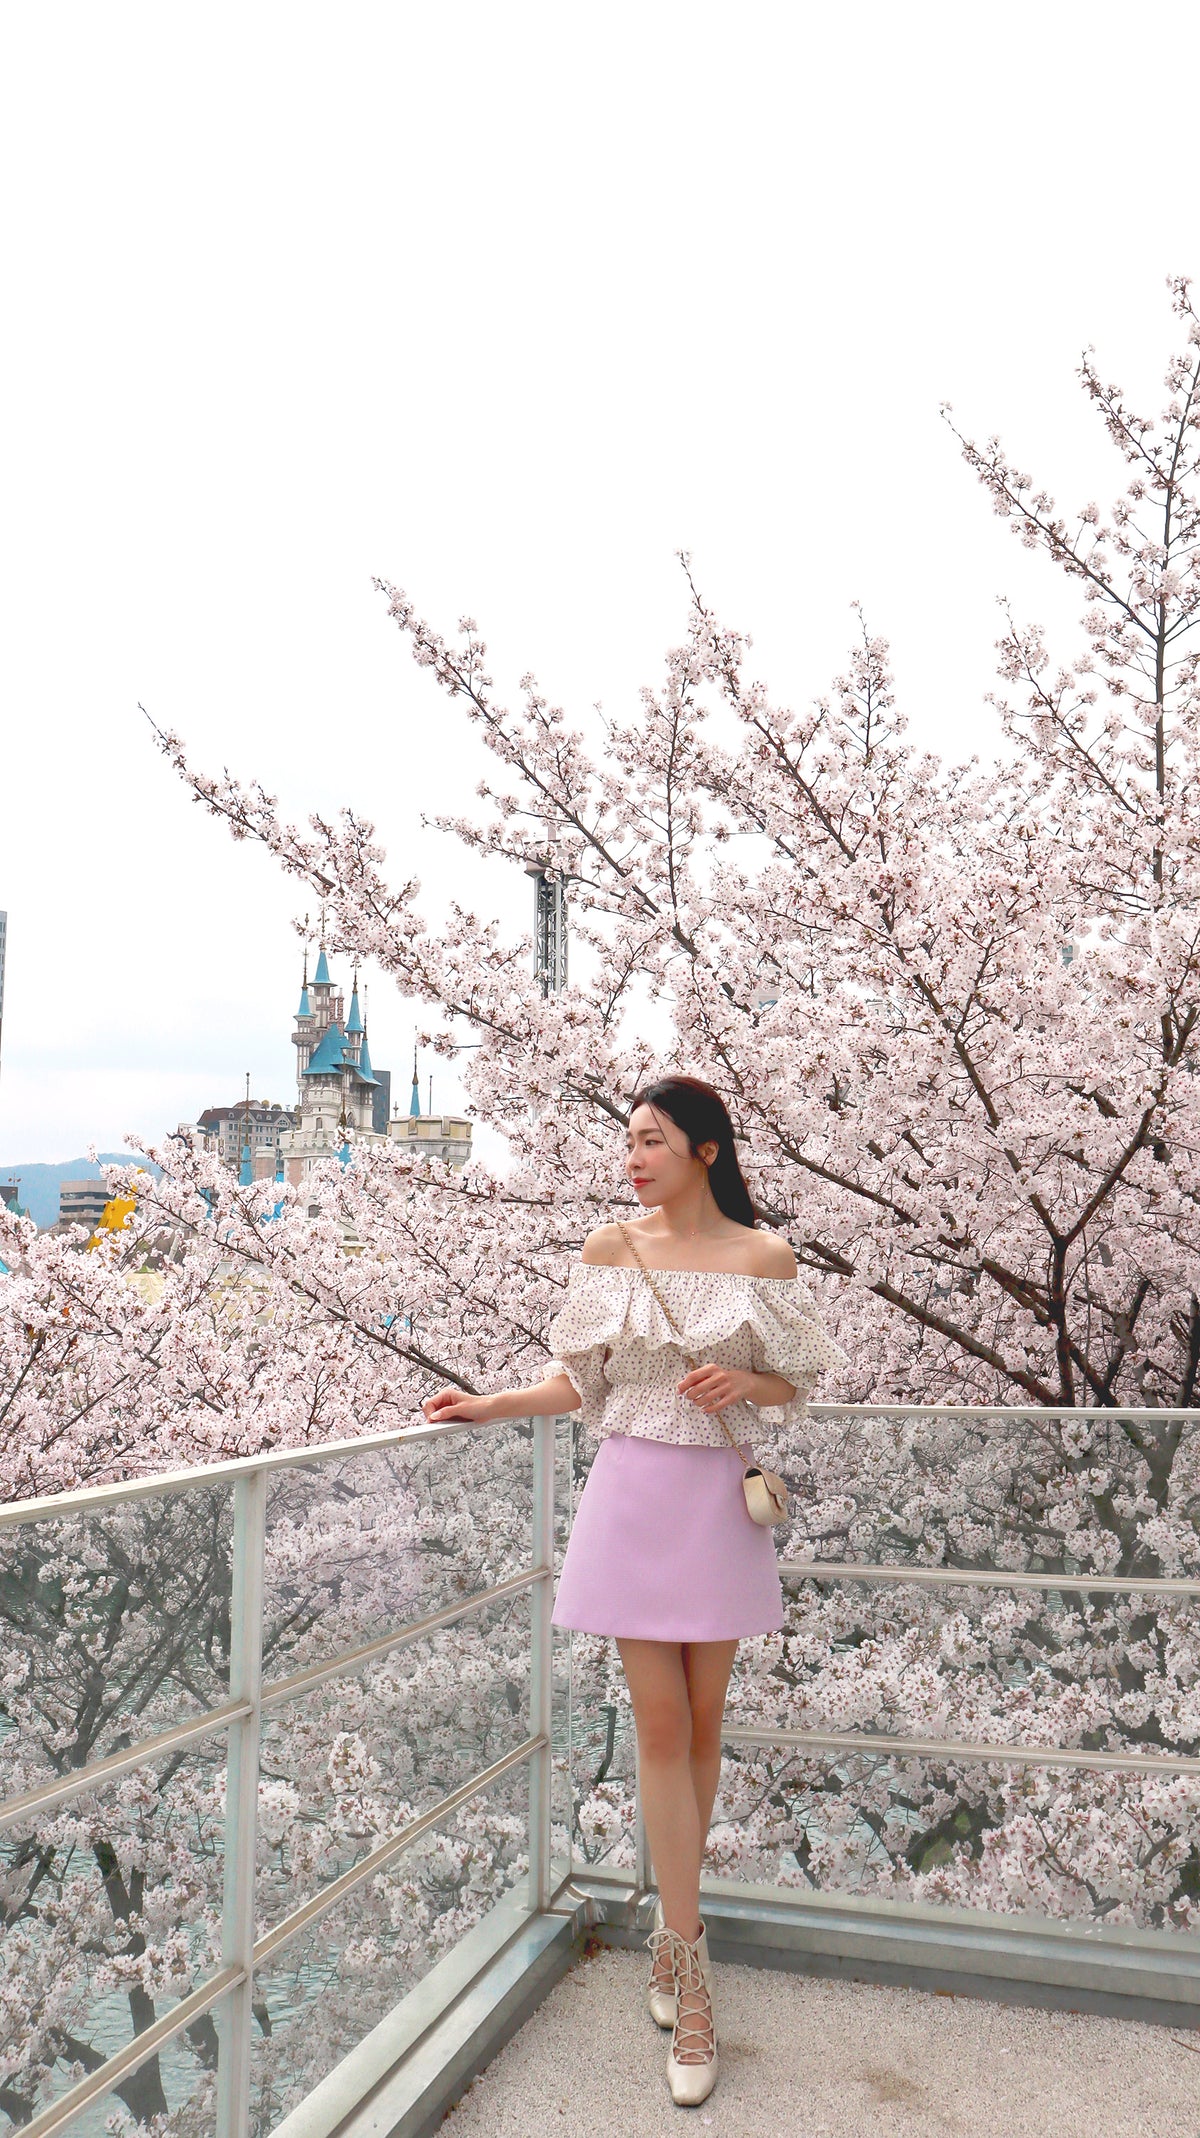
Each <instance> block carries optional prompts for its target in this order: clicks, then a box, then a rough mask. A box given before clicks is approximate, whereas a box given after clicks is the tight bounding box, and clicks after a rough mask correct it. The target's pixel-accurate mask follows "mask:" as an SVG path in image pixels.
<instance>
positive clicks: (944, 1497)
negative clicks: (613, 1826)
mask: <svg viewBox="0 0 1200 2138" xmlns="http://www.w3.org/2000/svg"><path fill="white" fill-rule="evenodd" d="M803 1439H804V1446H803V1450H802V1454H801V1458H800V1460H799V1461H798V1462H796V1463H794V1464H793V1470H794V1472H795V1474H796V1477H797V1482H798V1483H800V1484H801V1485H802V1492H801V1514H800V1518H799V1519H798V1521H797V1522H796V1523H795V1524H794V1526H793V1528H792V1531H791V1533H790V1535H789V1537H788V1540H787V1551H788V1555H789V1556H790V1557H795V1558H802V1557H805V1556H810V1555H815V1556H818V1557H820V1556H825V1557H829V1558H838V1559H863V1560H868V1561H874V1562H876V1563H878V1562H879V1561H885V1562H886V1561H895V1562H897V1563H898V1565H902V1564H903V1562H904V1561H905V1560H909V1561H912V1562H914V1563H916V1564H921V1565H926V1566H928V1565H937V1564H939V1563H942V1562H944V1561H946V1560H949V1561H951V1562H954V1563H957V1564H958V1565H961V1566H971V1567H988V1568H990V1567H997V1568H1003V1569H1006V1570H1019V1571H1026V1570H1027V1571H1038V1572H1042V1571H1045V1572H1048V1573H1063V1574H1075V1573H1080V1572H1085V1573H1086V1572H1089V1571H1095V1572H1096V1573H1097V1574H1099V1573H1108V1574H1119V1575H1129V1576H1135V1575H1137V1574H1139V1573H1142V1574H1146V1575H1147V1576H1157V1575H1162V1574H1168V1575H1174V1574H1188V1575H1192V1576H1195V1575H1196V1574H1197V1573H1200V1536H1198V1534H1197V1514H1196V1508H1197V1505H1198V1504H1200V1493H1198V1490H1197V1487H1198V1485H1200V1476H1198V1474H1197V1472H1198V1463H1200V1437H1198V1435H1197V1431H1196V1428H1195V1427H1194V1426H1181V1425H1180V1423H1179V1422H1178V1421H1176V1420H1173V1419H1171V1418H1170V1417H1168V1416H1166V1415H1164V1416H1163V1418H1162V1420H1161V1421H1159V1420H1157V1419H1151V1420H1150V1421H1148V1422H1135V1421H1132V1420H1124V1419H1122V1418H1121V1417H1120V1415H1119V1414H1113V1415H1112V1416H1105V1417H1104V1418H1102V1419H1100V1420H1087V1419H1081V1418H1078V1417H1066V1418H1063V1419H1061V1420H1059V1419H1051V1418H1046V1419H1041V1418H1037V1419H1032V1420H1019V1421H1015V1420H1004V1419H992V1420H988V1419H973V1420H967V1419H962V1418H957V1417H947V1416H945V1415H941V1416H932V1415H929V1414H926V1415H925V1416H923V1417H922V1416H920V1415H918V1416H916V1417H908V1418H901V1417H897V1416H894V1415H893V1416H891V1417H875V1418H862V1417H854V1418H849V1419H846V1418H838V1419H833V1420H818V1421H811V1422H809V1423H808V1424H807V1425H806V1427H805V1430H804V1435H803ZM785 1594H786V1595H787V1598H788V1613H787V1624H786V1627H785V1630H784V1632H783V1634H782V1635H781V1636H779V1637H772V1638H771V1639H769V1640H767V1641H763V1642H755V1643H746V1644H744V1646H743V1648H742V1649H741V1650H740V1651H739V1658H738V1667H737V1671H736V1673H735V1678H734V1684H733V1687H732V1689H731V1697H730V1712H729V1720H730V1721H731V1722H734V1723H737V1722H742V1723H747V1724H755V1725H761V1726H765V1727H771V1726H772V1725H776V1726H779V1727H781V1728H789V1727H790V1728H797V1729H829V1730H837V1731H856V1730H864V1731H870V1732H873V1733H879V1734H883V1735H890V1736H915V1737H930V1738H935V1739H936V1738H939V1737H947V1738H960V1739H963V1740H966V1741H968V1742H984V1743H994V1742H999V1743H1006V1742H1013V1743H1020V1744H1026V1745H1049V1746H1056V1747H1064V1748H1065V1747H1082V1748H1084V1749H1099V1750H1105V1751H1113V1752H1130V1753H1151V1754H1155V1755H1163V1754H1166V1755H1170V1754H1171V1753H1172V1752H1176V1753H1178V1754H1180V1755H1181V1756H1183V1757H1189V1756H1195V1754H1196V1752H1197V1750H1198V1749H1200V1699H1198V1698H1197V1694H1196V1690H1195V1676H1196V1673H1195V1668H1194V1664H1193V1662H1192V1660H1191V1657H1192V1651H1193V1645H1194V1644H1193V1642H1192V1639H1191V1635H1190V1630H1189V1629H1190V1627H1191V1626H1192V1625H1194V1620H1195V1603H1194V1601H1190V1602H1189V1601H1174V1600H1169V1599H1163V1600H1158V1599H1154V1598H1152V1597H1146V1596H1138V1595H1136V1594H1134V1595H1131V1596H1127V1597H1113V1596H1107V1595H1105V1594H1104V1593H1103V1592H1100V1591H1097V1590H1091V1591H1088V1592H1087V1593H1085V1594H1082V1595H1074V1594H1072V1593H1071V1592H1069V1591H1062V1590H1059V1591H1054V1590H1050V1591H1049V1592H1047V1593H1039V1592H1037V1591H1029V1592H1025V1591H1021V1590H1012V1589H1005V1588H1004V1587H1003V1586H999V1587H997V1588H994V1589H993V1588H986V1589H976V1590H972V1589H964V1588H961V1587H960V1588H954V1587H952V1586H948V1587H945V1588H942V1587H937V1588H925V1587H920V1588H918V1587H915V1586H912V1585H905V1584H904V1583H902V1582H897V1583H895V1584H893V1583H887V1584H871V1585H868V1584H855V1583H854V1582H853V1581H846V1582H833V1583H827V1584H818V1583H815V1582H804V1581H801V1582H793V1581H791V1580H789V1581H788V1582H787V1583H786V1584H785ZM1198 1849H1200V1787H1197V1784H1196V1783H1195V1782H1194V1781H1193V1780H1187V1781H1184V1780H1181V1779H1177V1778H1171V1777H1145V1778H1131V1777H1123V1776H1120V1775H1106V1774H1102V1775H1092V1774H1088V1773H1087V1772H1086V1771H1084V1770H1081V1769H1078V1768H1075V1769H1070V1768H1042V1769H1023V1768H1008V1769H1006V1768H1003V1767H998V1766H994V1765H985V1764H983V1763H981V1762H975V1761H972V1762H967V1761H962V1762H960V1763H958V1764H957V1765H955V1764H952V1763H947V1762H946V1761H945V1760H942V1761H937V1760H936V1759H933V1758H928V1759H921V1760H896V1759H893V1758H891V1757H890V1756H888V1757H877V1756H874V1755H865V1754H852V1755H834V1754H820V1755H816V1756H813V1757H810V1758H802V1757H792V1758H790V1759H789V1758H787V1757H785V1755H784V1754H783V1753H782V1752H778V1753H776V1752H773V1751H771V1752H763V1753H761V1754H755V1753H751V1752H748V1751H746V1750H744V1749H742V1748H738V1749H737V1750H736V1751H735V1750H734V1749H733V1748H729V1750H728V1751H727V1757H726V1769H725V1775H724V1778H723V1785H722V1794H721V1796H720V1798H719V1799H718V1805H717V1811H716V1815H715V1819H714V1831H713V1835H712V1837H711V1843H710V1858H709V1861H710V1868H713V1869H720V1870H722V1871H725V1872H726V1873H727V1874H728V1875H731V1876H744V1877H747V1878H752V1879H765V1880H768V1881H770V1880H773V1879H778V1880H779V1881H780V1882H781V1883H784V1884H805V1883H811V1884H813V1885H815V1886H817V1887H820V1888H821V1889H822V1890H825V1891H853V1892H877V1893H884V1894H887V1895H888V1896H890V1897H892V1898H897V1897H901V1898H904V1897H906V1898H910V1899H912V1900H914V1901H921V1902H942V1903H947V1904H955V1905H959V1906H964V1907H975V1908H982V1909H991V1910H996V1911H999V1912H1003V1913H1011V1912H1014V1911H1023V1910H1028V1911H1030V1912H1032V1913H1033V1914H1036V1915H1041V1916H1050V1917H1054V1918H1056V1919H1059V1920H1073V1919H1077V1918H1083V1919H1087V1920H1094V1921H1096V1922H1103V1923H1106V1924H1125V1925H1137V1926H1140V1927H1145V1928H1157V1929H1167V1930H1172V1929H1181V1930H1185V1931H1191V1930H1193V1929H1196V1930H1200V1906H1198V1899H1200V1897H1198V1896H1197V1895H1196V1893H1195V1879H1194V1872H1193V1871H1192V1869H1191V1868H1190V1865H1191V1864H1193V1863H1194V1861H1195V1859H1196V1852H1197V1850H1198Z"/></svg>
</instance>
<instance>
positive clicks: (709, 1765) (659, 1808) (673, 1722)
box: [617, 1640, 737, 2061]
mask: <svg viewBox="0 0 1200 2138" xmlns="http://www.w3.org/2000/svg"><path fill="white" fill-rule="evenodd" d="M617 1647H618V1649H619V1650H620V1655H621V1662H622V1664H623V1665H624V1669H625V1676H626V1679H627V1680H628V1684H629V1691H630V1696H631V1699H632V1701H633V1714H634V1721H635V1723H636V1725H637V1737H638V1774H639V1779H640V1783H641V1798H642V1816H643V1818H644V1819H645V1822H646V1836H647V1839H648V1841H649V1843H650V1854H651V1856H652V1858H653V1862H654V1871H655V1876H656V1877H657V1880H658V1890H659V1894H660V1897H661V1900H662V1911H663V1921H664V1923H665V1924H666V1926H667V1928H668V1929H670V1930H675V1931H678V1933H679V1935H680V1936H681V1937H683V1938H686V1939H687V1941H688V1943H689V1944H694V1943H695V1941H696V1939H697V1938H698V1937H699V1935H700V1866H701V1862H702V1859H703V1856H704V1844H705V1841H706V1839H707V1836H708V1825H709V1820H710V1819H711V1817H712V1807H713V1799H714V1797H715V1796H716V1790H717V1782H718V1778H719V1776H720V1770H721V1719H722V1716H723V1714H724V1711H725V1694H726V1691H727V1689H728V1685H729V1677H730V1673H731V1671H732V1669H733V1661H734V1657H735V1655H736V1653H737V1642H736V1641H690V1642H687V1643H676V1642H672V1641H635V1640H619V1641H618V1642H617ZM655 1973H656V1975H657V1976H658V1977H659V1978H660V1979H661V1981H662V1984H663V1987H664V1988H666V1987H668V1986H669V1982H670V1979H671V1977H670V1963H669V1961H668V1960H667V1959H666V1956H665V1955H663V1954H660V1956H659V1960H658V1962H657V1963H656V1966H655ZM699 2003H701V2004H703V2006H704V2012H705V2014H706V2013H707V1995H706V1994H705V1995H702V1996H701V1998H700V2000H699ZM692 2004H696V1999H689V2016H693V2017H695V2016H700V2015H699V2008H698V2006H697V2011H696V2013H694V2014H693V2013H691V2010H690V2007H691V2005H692ZM696 2053H698V2054H700V2055H701V2056H702V2055H703V2051H702V2050H701V2051H699V2052H696ZM690 2060H691V2058H690V2056H689V2061H690Z"/></svg>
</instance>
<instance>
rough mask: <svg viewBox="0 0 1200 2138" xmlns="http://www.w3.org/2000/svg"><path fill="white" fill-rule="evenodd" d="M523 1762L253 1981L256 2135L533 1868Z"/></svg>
mask: <svg viewBox="0 0 1200 2138" xmlns="http://www.w3.org/2000/svg"><path fill="white" fill-rule="evenodd" d="M527 1784H528V1773H527V1769H526V1768H525V1767H523V1766H522V1767H518V1768H515V1769H514V1770H512V1771H511V1772H510V1773H509V1774H506V1775H503V1776H501V1778H500V1780H499V1781H498V1782H497V1783H495V1784H494V1786H493V1787H492V1788H491V1789H489V1790H488V1791H487V1792H486V1794H484V1795H482V1796H479V1797H476V1798H474V1799H473V1800H472V1802H471V1803H469V1804H465V1805H463V1806H462V1807H461V1809H460V1810H459V1811H458V1812H457V1813H455V1814H454V1815H453V1816H452V1817H451V1818H449V1819H447V1820H446V1821H444V1822H443V1823H442V1824H440V1825H438V1826H436V1827H433V1828H431V1830H430V1831H429V1832H428V1833H425V1834H423V1835H421V1837H420V1838H419V1839H418V1840H417V1841H416V1842H414V1843H413V1845H412V1847H411V1848H409V1849H407V1850H405V1852H404V1854H403V1855H402V1856H400V1857H398V1858H397V1860H396V1862H395V1863H394V1864H392V1865H391V1866H390V1867H389V1869H387V1870H386V1871H383V1872H381V1873H380V1874H379V1876H378V1877H375V1878H370V1879H367V1880H366V1881H365V1882H364V1884H363V1885H362V1886H361V1887H359V1888H358V1889H356V1891H354V1892H353V1893H350V1894H348V1895H347V1896H346V1898H345V1900H343V1901H342V1902H341V1903H340V1904H339V1905H338V1906H337V1907H335V1908H333V1909H331V1910H330V1912H329V1914H328V1915H327V1916H325V1917H323V1918H322V1920H321V1921H320V1922H319V1923H316V1924H314V1925H313V1927H312V1929H311V1930H310V1931H309V1932H308V1934H307V1935H306V1936H303V1937H300V1938H297V1939H296V1941H295V1943H294V1944H292V1945H289V1946H288V1947H287V1948H286V1949H285V1950H284V1951H283V1952H281V1953H280V1954H278V1956H277V1957H276V1958H275V1959H274V1960H272V1961H270V1962H268V1963H267V1965H266V1966H265V1967H263V1968H261V1969H260V1970H259V1971H258V1973H257V1974H256V1977H255V2009H256V2016H257V2018H258V2022H259V2025H258V2030H257V2031H256V2033H255V2035H254V2037H253V2047H252V2064H251V2082H252V2108H251V2119H250V2129H251V2133H252V2138H267V2134H268V2133H269V2132H271V2131H273V2130H274V2128H275V2126H276V2124H277V2123H279V2122H280V2121H281V2120H282V2118H283V2117H284V2115H286V2114H287V2113H288V2111H289V2110H290V2109H292V2108H294V2107H295V2105H296V2103H297V2102H298V2101H300V2100H302V2099H303V2097H304V2095H305V2094H306V2093H310V2092H311V2091H312V2089H313V2087H314V2086H316V2085H317V2084H318V2082H319V2081H320V2080H321V2079H322V2078H324V2077H325V2075H326V2073H327V2072H329V2071H331V2070H332V2069H333V2067H334V2066H335V2064H337V2063H339V2062H340V2061H341V2059H342V2058H343V2057H344V2056H345V2055H347V2053H348V2052H349V2051H350V2050H351V2049H353V2048H354V2047H355V2045H356V2044H357V2043H358V2042H360V2041H362V2040H363V2038H364V2037H365V2036H366V2035H367V2034H369V2033H370V2031H371V2028H372V2027H374V2026H376V2025H377V2024H378V2022H379V2021H380V2020H381V2019H383V2018H384V2017H385V2016H386V2014H387V2013H388V2012H390V2011H391V2010H392V2009H393V2008H394V2007H395V2006H396V2005H397V2004H399V2003H400V2001H401V1999H402V1998H403V1997H404V1996H405V1994H406V1992H407V1991H409V1990H410V1989H412V1988H413V1987H414V1986H415V1984H416V1983H418V1982H420V1981H421V1980H422V1979H423V1978H424V1977H425V1976H426V1975H427V1974H428V1973H429V1971H430V1969H431V1968H432V1967H434V1966H435V1965H436V1963H437V1962H438V1961H439V1960H441V1959H442V1958H444V1956H445V1955H446V1954H447V1953H449V1952H450V1951H452V1950H453V1948H454V1947H455V1946H456V1945H457V1944H458V1942H459V1940H460V1939H461V1938H462V1937H464V1936H465V1934H466V1933H467V1931H469V1930H470V1929H471V1928H472V1927H473V1926H474V1925H475V1924H476V1923H477V1922H479V1921H480V1920H481V1919H482V1917H483V1916H484V1915H485V1914H486V1913H487V1912H488V1910H489V1909H490V1908H492V1907H493V1906H494V1905H495V1904H496V1902H497V1901H498V1900H499V1899H500V1898H501V1896H502V1895H503V1894H504V1893H505V1892H507V1891H508V1890H509V1889H510V1888H511V1887H513V1886H514V1885H515V1884H516V1883H517V1882H518V1880H521V1881H523V1879H524V1875H525V1873H526V1871H527V1869H528V1863H529V1855H528V1847H527V1840H528V1825H527V1822H528V1786H527Z"/></svg>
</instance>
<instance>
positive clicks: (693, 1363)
mask: <svg viewBox="0 0 1200 2138" xmlns="http://www.w3.org/2000/svg"><path fill="white" fill-rule="evenodd" d="M617 1225H618V1227H619V1229H620V1231H621V1233H622V1235H623V1237H624V1239H625V1241H626V1243H627V1244H628V1246H630V1247H631V1248H632V1249H633V1252H634V1255H635V1257H636V1259H637V1260H638V1262H640V1263H641V1267H642V1275H643V1277H644V1278H645V1279H646V1282H647V1284H648V1285H649V1286H650V1289H651V1291H652V1292H653V1294H654V1296H655V1298H656V1299H657V1301H658V1303H659V1306H660V1307H661V1308H662V1310H663V1313H664V1314H665V1315H666V1317H667V1321H668V1323H669V1325H670V1327H671V1328H672V1329H674V1331H675V1334H676V1336H680V1337H681V1336H682V1335H683V1330H682V1329H681V1328H680V1326H679V1323H678V1322H677V1321H676V1319H675V1316H674V1315H673V1314H672V1312H671V1309H670V1307H669V1306H668V1305H667V1302H666V1300H665V1299H664V1298H663V1295H662V1293H661V1292H660V1291H659V1289H658V1286H657V1285H656V1283H655V1282H654V1272H653V1271H652V1270H650V1269H648V1268H647V1266H646V1264H645V1263H644V1262H642V1256H641V1250H640V1249H639V1247H638V1244H637V1241H636V1240H635V1239H634V1237H633V1234H632V1233H631V1232H630V1231H629V1229H628V1227H627V1226H626V1225H624V1224H623V1223H622V1221H621V1219H620V1218H618V1219H617ZM679 1349H680V1350H681V1351H682V1353H683V1355H684V1358H685V1359H686V1360H687V1362H688V1365H689V1366H690V1367H691V1368H692V1371H693V1372H695V1370H696V1368H697V1366H698V1365H699V1360H698V1359H696V1358H694V1357H693V1355H692V1353H691V1352H690V1351H689V1350H688V1349H687V1346H686V1345H685V1344H682V1343H681V1344H680V1346H679ZM712 1415H713V1416H714V1417H715V1418H716V1421H717V1424H718V1425H719V1426H720V1428H721V1431H722V1432H723V1433H724V1435H725V1438H726V1440H727V1441H728V1442H729V1445H730V1447H731V1448H732V1449H733V1451H734V1454H735V1455H741V1454H742V1451H741V1449H740V1448H739V1446H738V1444H737V1441H736V1440H735V1439H734V1437H733V1434H732V1433H731V1432H730V1430H729V1427H728V1426H727V1425H726V1423H725V1420H724V1418H723V1417H722V1415H721V1412H720V1411H714V1412H713V1413H712ZM745 1459H746V1458H745V1456H744V1455H743V1456H742V1460H743V1462H744V1461H745Z"/></svg>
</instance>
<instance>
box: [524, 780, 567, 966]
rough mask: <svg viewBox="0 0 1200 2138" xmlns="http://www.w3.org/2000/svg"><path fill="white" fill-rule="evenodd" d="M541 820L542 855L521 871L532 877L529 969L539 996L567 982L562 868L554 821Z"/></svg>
mask: <svg viewBox="0 0 1200 2138" xmlns="http://www.w3.org/2000/svg"><path fill="white" fill-rule="evenodd" d="M544 821H545V825H546V853H545V856H544V858H543V859H542V860H540V861H528V862H526V864H525V874H526V875H527V876H532V878H533V969H534V972H535V974H536V975H537V982H538V986H539V987H540V989H541V991H542V993H543V995H549V994H551V993H555V994H556V993H557V992H558V990H559V988H560V987H565V986H566V984H567V898H566V887H565V884H564V882H563V875H562V871H561V869H558V868H556V867H555V865H554V856H553V851H552V850H553V847H554V845H555V842H556V838H557V834H556V832H555V829H554V822H553V820H552V819H551V818H549V817H547V818H546V819H545V820H544Z"/></svg>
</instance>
